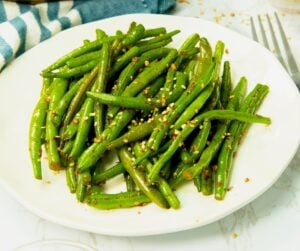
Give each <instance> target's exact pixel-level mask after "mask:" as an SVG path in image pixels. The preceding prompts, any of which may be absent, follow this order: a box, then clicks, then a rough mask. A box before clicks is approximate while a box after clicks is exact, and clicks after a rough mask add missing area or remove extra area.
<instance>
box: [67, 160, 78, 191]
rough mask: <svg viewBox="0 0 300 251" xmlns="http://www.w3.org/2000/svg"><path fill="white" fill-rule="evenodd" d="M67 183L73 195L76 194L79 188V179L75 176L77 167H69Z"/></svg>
mask: <svg viewBox="0 0 300 251" xmlns="http://www.w3.org/2000/svg"><path fill="white" fill-rule="evenodd" d="M66 181H67V186H68V188H69V190H70V192H71V193H75V192H76V187H77V178H76V174H75V167H74V166H68V167H67V169H66Z"/></svg>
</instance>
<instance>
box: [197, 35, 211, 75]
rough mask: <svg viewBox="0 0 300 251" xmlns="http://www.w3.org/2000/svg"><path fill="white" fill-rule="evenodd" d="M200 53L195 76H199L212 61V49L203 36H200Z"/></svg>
mask: <svg viewBox="0 0 300 251" xmlns="http://www.w3.org/2000/svg"><path fill="white" fill-rule="evenodd" d="M199 48H200V53H199V54H200V55H199V60H198V65H197V69H196V76H201V74H203V73H204V72H205V71H206V70H207V67H208V66H209V65H210V64H211V62H212V49H211V47H210V44H209V42H208V40H207V38H205V37H201V38H200V47H199Z"/></svg>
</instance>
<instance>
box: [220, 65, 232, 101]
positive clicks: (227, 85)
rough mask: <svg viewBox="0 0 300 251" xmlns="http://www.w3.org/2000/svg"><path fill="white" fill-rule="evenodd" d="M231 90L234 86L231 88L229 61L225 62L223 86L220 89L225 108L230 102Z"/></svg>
mask: <svg viewBox="0 0 300 251" xmlns="http://www.w3.org/2000/svg"><path fill="white" fill-rule="evenodd" d="M231 89H232V86H231V74H230V63H229V62H228V61H225V62H224V67H223V75H222V84H221V89H220V99H221V104H222V106H223V107H226V105H227V103H228V101H229V97H230V92H231Z"/></svg>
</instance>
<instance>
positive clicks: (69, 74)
mask: <svg viewBox="0 0 300 251" xmlns="http://www.w3.org/2000/svg"><path fill="white" fill-rule="evenodd" d="M97 62H98V60H97V59H94V60H91V61H89V62H88V63H86V64H84V65H80V66H77V67H74V68H71V69H65V68H62V69H59V70H58V71H56V72H44V73H42V76H43V77H50V78H74V77H81V76H82V75H84V74H85V73H87V72H90V71H91V70H92V69H93V68H94V67H95V66H96V65H97Z"/></svg>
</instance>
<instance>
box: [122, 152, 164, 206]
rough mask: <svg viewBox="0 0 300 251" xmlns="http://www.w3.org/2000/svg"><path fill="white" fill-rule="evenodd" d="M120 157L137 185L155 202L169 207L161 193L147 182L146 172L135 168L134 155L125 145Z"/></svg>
mask: <svg viewBox="0 0 300 251" xmlns="http://www.w3.org/2000/svg"><path fill="white" fill-rule="evenodd" d="M118 155H119V158H120V160H121V162H122V164H123V165H124V167H125V169H126V171H127V172H128V173H129V174H130V176H131V177H132V179H133V180H134V182H135V184H136V185H137V187H138V188H139V189H140V190H141V191H142V192H143V193H144V194H145V195H146V196H147V197H148V198H149V199H150V200H151V201H152V202H154V203H156V204H157V205H158V206H160V207H162V208H167V207H168V204H167V202H166V201H165V199H164V197H163V196H162V195H161V193H160V192H159V191H158V190H157V189H156V188H155V187H153V186H151V185H148V184H146V182H145V178H146V177H145V174H144V173H143V172H141V171H139V170H138V169H137V168H135V165H134V161H133V160H132V159H133V156H132V155H131V154H130V153H129V152H128V150H127V149H126V148H125V147H123V148H121V149H120V150H119V151H118Z"/></svg>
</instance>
